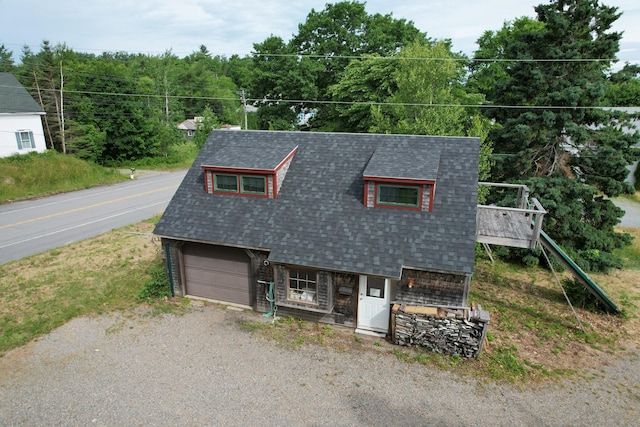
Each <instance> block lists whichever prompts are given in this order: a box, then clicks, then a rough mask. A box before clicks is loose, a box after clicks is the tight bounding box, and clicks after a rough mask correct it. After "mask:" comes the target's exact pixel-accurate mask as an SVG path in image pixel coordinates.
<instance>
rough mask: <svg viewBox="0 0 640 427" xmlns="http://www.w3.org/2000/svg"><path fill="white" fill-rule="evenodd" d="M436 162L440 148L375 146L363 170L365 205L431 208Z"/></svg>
mask: <svg viewBox="0 0 640 427" xmlns="http://www.w3.org/2000/svg"><path fill="white" fill-rule="evenodd" d="M439 163H440V150H439V149H434V150H431V151H429V152H428V153H426V154H425V152H424V150H412V149H411V146H410V145H405V146H402V147H388V146H384V147H380V148H378V149H377V150H376V151H375V152H374V153H373V156H371V159H369V163H368V164H367V167H366V168H365V170H364V172H363V174H362V175H363V176H362V178H363V180H364V205H365V206H366V207H371V208H387V209H407V210H416V211H428V212H431V211H432V210H433V200H434V196H435V189H436V178H437V175H438V165H439Z"/></svg>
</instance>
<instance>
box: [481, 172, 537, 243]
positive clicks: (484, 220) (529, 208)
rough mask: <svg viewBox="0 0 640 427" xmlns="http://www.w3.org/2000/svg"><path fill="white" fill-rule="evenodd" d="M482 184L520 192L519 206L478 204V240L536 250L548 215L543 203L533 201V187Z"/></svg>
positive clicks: (482, 183) (491, 183) (517, 203)
mask: <svg viewBox="0 0 640 427" xmlns="http://www.w3.org/2000/svg"><path fill="white" fill-rule="evenodd" d="M479 184H480V185H486V186H491V187H501V188H507V189H509V188H512V189H515V190H517V191H518V196H517V199H516V207H505V206H493V205H478V223H477V227H476V241H477V242H479V243H487V244H496V245H501V246H513V247H519V248H530V249H533V248H535V247H536V246H537V245H538V239H539V238H540V230H541V229H542V220H543V219H544V215H545V214H546V213H547V211H545V209H544V208H543V207H542V205H541V204H540V202H539V201H538V200H537V199H536V198H534V197H532V198H531V199H529V188H528V187H527V186H526V185H522V184H502V183H493V182H480V183H479Z"/></svg>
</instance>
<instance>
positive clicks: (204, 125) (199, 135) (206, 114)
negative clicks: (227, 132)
mask: <svg viewBox="0 0 640 427" xmlns="http://www.w3.org/2000/svg"><path fill="white" fill-rule="evenodd" d="M216 128H220V123H219V122H218V118H217V117H216V116H215V114H213V111H212V110H211V108H209V107H206V108H205V109H204V111H203V112H202V116H201V119H200V120H198V122H196V134H195V135H194V136H193V143H194V144H195V145H196V147H197V148H202V147H203V146H204V143H205V142H206V140H207V138H208V137H209V134H210V133H211V131H212V130H213V129H216Z"/></svg>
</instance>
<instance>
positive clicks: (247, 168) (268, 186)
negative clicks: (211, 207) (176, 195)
mask: <svg viewBox="0 0 640 427" xmlns="http://www.w3.org/2000/svg"><path fill="white" fill-rule="evenodd" d="M296 149H297V146H276V147H274V146H269V145H260V144H259V143H256V145H250V146H243V147H235V146H234V147H220V150H218V151H217V152H216V154H215V157H213V158H212V159H211V160H210V162H208V163H207V164H203V165H202V169H203V170H204V186H205V191H206V192H207V193H212V194H226V195H235V196H247V197H265V198H270V199H275V198H276V197H278V192H279V191H280V187H281V186H282V183H283V182H284V178H285V175H286V174H287V171H288V170H289V166H290V164H291V160H292V159H293V156H294V154H295V152H296Z"/></svg>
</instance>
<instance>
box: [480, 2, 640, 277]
mask: <svg viewBox="0 0 640 427" xmlns="http://www.w3.org/2000/svg"><path fill="white" fill-rule="evenodd" d="M535 10H536V12H537V14H538V18H537V21H532V20H530V19H528V18H522V19H520V20H517V21H516V22H515V23H513V24H506V25H505V27H503V29H502V30H501V31H500V32H498V33H490V32H488V33H485V35H484V36H483V37H482V38H481V39H480V40H479V43H481V47H480V50H479V52H478V53H477V55H476V57H477V58H483V57H489V56H493V57H496V58H499V59H503V60H504V61H502V62H500V63H492V64H488V63H482V62H480V63H478V64H477V65H475V66H474V67H475V70H474V76H473V77H472V78H471V81H472V82H473V85H474V86H475V87H477V88H478V89H479V90H482V91H483V92H484V93H485V94H486V95H487V99H488V101H490V102H492V103H494V104H497V105H517V106H519V107H526V106H529V105H531V106H535V107H540V106H552V107H553V108H531V109H527V108H495V109H488V110H486V111H487V115H488V116H489V117H490V118H491V119H493V120H495V121H496V122H497V123H498V124H499V126H496V127H495V128H493V129H492V131H491V132H490V135H489V138H490V139H491V140H492V141H493V146H494V153H496V155H495V157H494V160H495V167H494V169H493V170H492V180H493V181H498V182H499V181H506V182H526V183H527V184H529V185H530V187H534V188H532V191H531V193H532V195H533V196H535V197H537V198H538V199H539V200H540V201H541V203H542V205H543V206H544V207H545V209H547V210H548V211H549V213H548V214H547V215H546V216H545V224H544V229H545V230H546V231H547V233H548V234H550V235H551V237H552V238H553V239H554V240H556V242H558V243H559V244H560V245H562V246H563V248H565V250H567V251H568V253H569V254H570V256H572V257H574V256H575V257H576V261H577V262H578V263H579V264H580V265H581V266H582V267H583V268H585V269H587V270H596V271H602V270H606V269H608V268H611V267H618V266H620V261H619V259H618V258H617V257H616V256H615V255H612V251H613V250H614V249H616V248H619V247H621V246H624V245H626V244H628V242H629V238H628V236H626V235H623V234H620V233H616V232H615V230H614V228H613V227H614V226H615V225H616V224H617V223H618V219H619V218H620V216H621V214H622V213H621V211H620V210H619V209H617V208H616V207H615V206H614V205H613V204H612V203H611V202H610V201H608V200H607V199H605V198H604V197H603V196H602V194H604V195H605V196H608V197H615V196H617V195H620V194H622V193H625V192H630V191H631V188H630V186H629V185H628V184H627V183H625V182H624V180H625V178H626V177H627V175H628V170H627V169H626V166H627V165H628V164H631V163H633V162H634V161H635V160H636V159H637V158H638V156H639V155H640V152H639V150H638V149H636V148H635V147H634V146H635V144H636V143H637V142H638V135H636V134H630V133H625V132H624V128H625V127H626V128H628V127H629V123H630V120H631V119H632V118H633V116H632V115H630V114H627V113H625V112H622V111H612V110H605V109H595V108H591V107H593V106H598V105H604V104H603V102H604V101H605V94H606V91H607V88H608V87H609V84H610V83H609V81H608V78H607V71H608V69H609V67H610V62H609V59H610V58H614V57H615V56H616V53H617V51H618V49H619V40H620V38H621V34H620V33H617V32H611V31H610V29H611V27H612V25H613V23H614V22H615V21H616V20H617V19H618V17H619V16H620V14H619V13H618V12H617V9H616V8H613V7H608V6H603V5H600V4H599V3H598V2H595V1H591V0H571V1H551V2H550V4H547V5H540V6H537V7H536V8H535ZM594 58H597V59H600V61H593V60H592V59H594ZM510 59H512V60H514V61H513V62H509V61H508V60H510ZM537 59H545V61H536V60H537ZM580 59H589V61H580ZM515 60H518V61H515ZM523 60H524V61H523ZM528 60H531V61H528ZM549 60H553V61H549ZM495 78H499V81H498V82H496V84H491V81H492V79H495ZM583 107H587V108H583Z"/></svg>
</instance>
